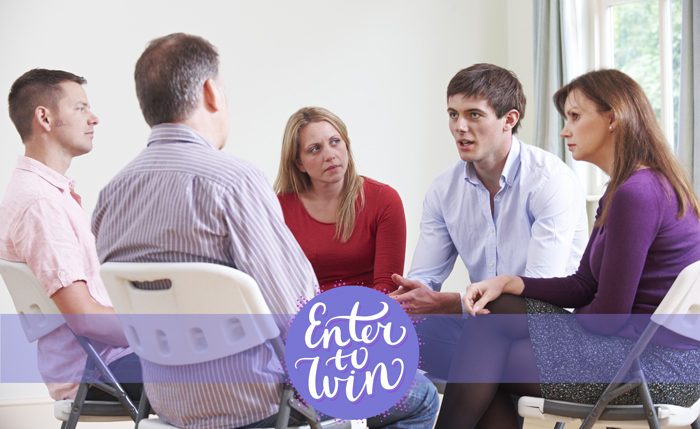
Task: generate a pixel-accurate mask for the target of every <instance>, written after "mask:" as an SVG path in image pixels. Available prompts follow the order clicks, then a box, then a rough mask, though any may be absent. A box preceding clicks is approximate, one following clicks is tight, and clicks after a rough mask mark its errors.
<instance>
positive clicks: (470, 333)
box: [437, 70, 700, 428]
mask: <svg viewBox="0 0 700 429" xmlns="http://www.w3.org/2000/svg"><path fill="white" fill-rule="evenodd" d="M554 103H555V105H556V107H557V110H558V111H559V113H560V114H561V115H562V116H564V117H565V118H566V126H565V127H564V129H563V130H562V132H561V136H562V137H564V138H566V141H567V146H568V147H569V150H570V151H571V152H572V156H573V158H574V159H576V160H583V161H588V162H591V163H593V164H595V165H597V166H598V167H600V168H601V169H602V170H603V171H605V172H606V173H607V174H608V175H609V176H610V182H609V183H608V187H607V190H606V192H605V195H603V197H602V198H601V200H600V203H599V208H598V212H597V215H596V221H595V224H594V229H593V232H592V234H591V237H590V239H589V242H588V246H587V248H586V251H585V253H584V254H583V257H582V259H581V263H580V266H579V269H578V271H577V272H576V274H574V275H572V276H569V277H564V278H553V279H530V278H522V277H517V276H505V275H502V276H497V277H494V278H492V279H489V280H486V281H483V282H479V283H474V284H471V285H470V286H469V287H468V288H467V292H466V294H465V295H464V297H463V302H464V305H465V307H466V308H467V310H468V311H469V312H470V313H471V314H472V315H476V314H488V313H491V314H501V316H498V317H495V316H494V317H491V316H490V317H481V316H480V317H475V318H473V319H470V320H469V321H467V323H466V324H465V328H464V331H463V333H462V338H461V339H460V349H458V352H457V354H455V359H453V363H452V367H451V369H450V377H449V379H448V381H450V382H451V384H448V386H447V389H446V391H445V397H444V400H443V403H442V409H441V411H440V416H439V417H438V422H437V427H438V428H448V427H449V428H451V427H467V428H470V427H476V426H477V425H478V426H479V427H480V428H481V427H484V428H486V427H497V428H507V427H518V422H517V414H516V412H515V409H514V407H513V403H512V401H511V400H510V397H509V394H510V393H515V394H520V395H528V396H542V397H545V398H548V399H558V400H566V401H574V402H583V403H595V401H596V400H597V398H598V396H600V394H601V393H602V391H603V389H604V388H605V386H606V385H607V383H609V382H610V381H612V380H611V379H612V377H613V376H614V374H615V372H616V370H617V369H618V368H619V367H620V365H621V364H622V361H623V360H624V358H625V357H626V355H627V354H628V352H629V350H630V349H631V348H632V346H633V344H634V343H635V340H636V339H637V338H639V336H640V334H641V332H642V331H643V330H644V328H645V327H646V325H647V323H648V321H649V315H650V314H651V313H653V312H654V311H655V310H656V308H657V306H658V305H659V303H660V302H661V300H662V299H663V298H664V296H665V295H666V292H667V291H668V290H669V288H670V287H671V285H672V284H673V281H674V280H675V278H676V277H677V276H678V274H679V273H680V272H681V270H682V269H683V268H685V267H686V266H688V265H690V264H692V263H693V262H696V261H698V260H700V223H699V222H698V216H699V215H700V202H698V199H697V197H696V196H695V194H694V193H693V191H692V187H691V185H690V183H689V181H688V179H687V177H686V175H685V174H684V172H683V169H682V167H681V165H680V164H679V162H678V160H677V159H676V158H675V156H674V155H673V153H672V152H671V149H670V147H669V145H668V143H667V142H666V140H665V138H664V136H663V133H662V132H661V129H660V128H659V125H658V123H657V120H656V117H655V115H654V111H653V109H652V107H651V105H650V103H649V101H648V99H647V98H646V96H645V95H644V92H643V91H642V89H641V87H640V86H639V85H638V84H637V83H636V82H635V81H634V80H632V79H631V78H630V77H628V76H627V75H625V74H624V73H622V72H619V71H617V70H600V71H594V72H590V73H587V74H585V75H583V76H580V77H578V78H576V79H574V80H573V81H572V82H571V83H569V84H568V85H566V86H564V87H563V88H561V89H560V90H559V91H557V93H556V94H555V95H554ZM561 307H567V308H576V310H575V315H569V316H554V315H557V314H568V312H566V311H565V310H563V309H562V308H561ZM506 314H507V316H506ZM528 315H529V316H528ZM641 364H642V368H643V369H644V371H645V374H646V375H647V379H648V381H649V382H650V384H649V389H650V392H651V395H652V398H653V399H654V401H655V402H662V403H667V404H675V405H682V406H689V405H691V404H693V403H694V402H695V401H697V400H698V398H699V397H700V387H698V386H699V385H698V384H697V383H699V382H700V344H698V343H697V342H695V341H692V340H689V339H686V338H684V337H681V336H680V335H677V334H675V333H673V332H671V331H668V330H666V329H664V328H661V329H660V330H659V331H658V333H657V335H656V336H655V337H654V338H653V339H652V344H650V345H649V346H648V347H647V349H646V351H645V352H644V354H643V355H642V357H641ZM654 381H657V382H656V383H655V382H654ZM453 382H457V383H453ZM466 383H469V384H466ZM613 403H614V404H632V403H640V399H639V396H638V394H637V393H636V389H635V390H632V391H631V392H628V393H626V394H625V395H623V396H621V397H620V398H618V399H617V400H616V401H615V402H613Z"/></svg>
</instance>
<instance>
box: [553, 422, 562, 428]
mask: <svg viewBox="0 0 700 429" xmlns="http://www.w3.org/2000/svg"><path fill="white" fill-rule="evenodd" d="M554 429H564V423H562V422H557V424H555V425H554Z"/></svg>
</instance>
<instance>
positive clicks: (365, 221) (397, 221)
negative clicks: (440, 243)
mask: <svg viewBox="0 0 700 429" xmlns="http://www.w3.org/2000/svg"><path fill="white" fill-rule="evenodd" d="M364 179H365V181H364V185H363V190H364V194H365V204H364V207H362V208H360V207H361V206H360V201H359V199H358V201H357V202H356V205H355V210H356V216H355V229H354V230H353V232H352V235H351V236H350V239H349V240H348V241H347V242H345V243H341V242H340V239H339V238H335V224H334V223H324V222H319V221H317V220H316V219H314V218H312V217H311V216H310V215H309V213H308V212H307V211H306V209H305V208H304V205H303V204H302V202H301V200H300V199H299V196H298V195H297V194H295V193H289V194H282V195H278V198H279V201H280V204H281V205H282V212H283V213H284V220H285V222H286V223H287V226H288V227H289V229H290V230H291V231H292V234H294V237H296V239H297V241H298V242H299V245H300V246H301V248H302V249H303V250H304V253H305V254H306V257H307V258H309V261H310V262H311V265H312V266H313V268H314V271H315V272H316V277H317V278H318V282H319V287H320V288H321V291H322V292H324V291H327V290H329V289H332V288H335V287H338V286H345V285H360V286H366V287H371V288H374V289H376V290H379V291H381V292H384V293H389V292H392V291H394V290H396V289H397V287H396V285H395V284H394V282H393V281H392V280H391V275H392V274H393V273H398V274H403V268H404V258H405V256H406V217H405V215H404V210H403V204H402V203H401V197H399V194H398V193H397V192H396V191H395V190H394V189H393V188H391V187H390V186H388V185H385V184H383V183H379V182H377V181H376V180H372V179H369V178H367V177H365V178H364Z"/></svg>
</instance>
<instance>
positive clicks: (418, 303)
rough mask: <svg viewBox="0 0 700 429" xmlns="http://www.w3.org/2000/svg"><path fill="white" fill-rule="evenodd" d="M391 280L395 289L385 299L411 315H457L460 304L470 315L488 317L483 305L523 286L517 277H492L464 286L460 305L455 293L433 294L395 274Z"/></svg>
mask: <svg viewBox="0 0 700 429" xmlns="http://www.w3.org/2000/svg"><path fill="white" fill-rule="evenodd" d="M391 279H392V280H393V281H394V283H395V284H396V285H397V286H399V289H398V290H396V291H394V292H392V293H390V294H389V297H391V298H392V299H394V301H396V302H397V303H399V305H401V307H402V308H403V309H404V310H405V311H406V313H411V314H460V313H462V304H464V308H465V309H466V310H467V312H468V313H469V314H471V315H472V316H475V315H477V314H489V313H490V312H489V310H488V309H486V308H485V307H486V304H488V303H489V302H491V301H493V300H494V299H496V298H498V297H499V296H501V294H502V293H512V294H515V295H520V293H521V292H522V290H523V287H524V285H523V282H522V280H521V279H520V277H517V276H506V275H501V276H496V277H493V278H490V279H488V280H484V281H481V282H476V283H472V284H470V285H469V286H467V291H466V293H465V294H464V297H463V298H462V301H461V303H460V300H459V294H456V293H442V292H436V291H434V290H432V289H430V288H429V287H428V286H426V285H424V284H423V283H421V282H419V281H417V280H409V279H407V278H404V277H402V276H400V275H398V274H393V275H392V276H391Z"/></svg>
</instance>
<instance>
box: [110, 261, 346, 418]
mask: <svg viewBox="0 0 700 429" xmlns="http://www.w3.org/2000/svg"><path fill="white" fill-rule="evenodd" d="M100 273H101V275H102V278H103V280H104V283H105V286H106V287H107V292H108V293H109V296H110V298H111V299H112V304H113V305H114V308H115V310H116V312H117V313H118V314H119V317H120V321H121V323H122V326H123V328H124V332H125V334H126V338H127V340H128V341H129V345H130V346H131V348H132V350H134V352H135V353H136V354H137V355H139V357H141V359H145V360H147V361H150V362H154V363H157V364H160V365H189V364H195V363H201V362H207V361H211V360H215V359H220V358H223V357H226V356H231V355H235V354H237V353H240V352H242V351H244V350H247V349H249V348H252V347H255V346H258V345H260V344H263V343H264V342H266V341H270V342H271V344H272V346H273V347H274V349H275V352H276V353H277V355H278V357H280V358H282V357H283V356H284V344H283V342H282V339H281V338H280V336H279V335H280V331H279V328H278V327H277V325H276V324H275V321H274V319H273V316H272V315H271V314H270V309H269V307H268V306H267V303H266V302H265V300H264V299H263V296H262V293H261V292H260V288H259V287H258V285H257V283H256V282H255V280H254V279H253V278H252V277H250V276H249V275H247V274H245V273H243V272H241V271H238V270H235V269H233V268H230V267H226V266H222V265H215V264H206V263H119V262H107V263H105V264H103V265H102V268H101V271H100ZM156 281H168V282H169V287H167V289H158V290H146V289H143V288H142V289H140V288H137V287H136V286H135V285H134V283H143V282H156ZM161 284H163V283H161ZM183 314H185V315H186V314H199V315H201V314H206V315H207V316H206V317H179V318H177V319H173V316H172V315H183ZM144 315H148V316H144ZM153 315H161V317H153ZM239 315H256V316H255V317H254V318H253V317H240V316H239ZM257 315H260V316H257ZM237 316H238V317H237ZM293 393H294V392H293V390H292V388H291V386H289V385H285V386H284V389H283V391H282V397H281V398H280V411H279V418H278V419H277V420H278V421H277V425H276V429H280V428H286V427H287V421H288V419H289V413H290V411H291V409H292V408H294V409H296V410H298V411H299V412H301V413H302V414H304V415H305V416H306V417H307V418H308V421H309V426H304V427H305V428H309V427H311V428H314V429H316V428H321V427H326V426H330V425H332V427H333V428H350V427H351V423H350V422H340V421H338V420H329V421H326V422H321V423H319V422H318V416H317V414H316V412H315V411H314V410H313V409H309V408H303V407H301V406H299V404H298V401H292V399H293ZM138 427H139V428H140V429H163V428H172V427H174V426H171V425H169V424H168V423H166V422H164V421H163V420H160V419H147V420H141V421H140V422H139V424H138Z"/></svg>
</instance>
